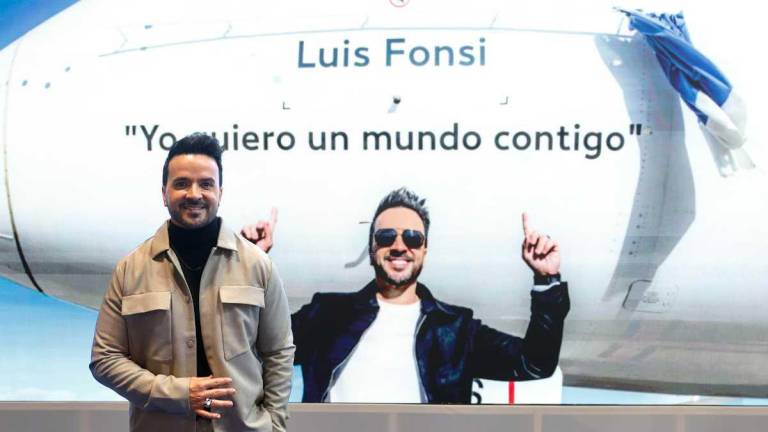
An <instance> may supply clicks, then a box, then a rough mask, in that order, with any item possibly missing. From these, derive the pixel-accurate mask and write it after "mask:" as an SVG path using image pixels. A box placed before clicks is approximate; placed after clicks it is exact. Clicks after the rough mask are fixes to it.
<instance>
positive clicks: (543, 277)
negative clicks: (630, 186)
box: [243, 188, 569, 404]
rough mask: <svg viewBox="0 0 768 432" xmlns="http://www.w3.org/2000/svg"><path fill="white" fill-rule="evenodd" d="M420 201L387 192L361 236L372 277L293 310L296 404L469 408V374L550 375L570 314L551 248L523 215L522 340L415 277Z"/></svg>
mask: <svg viewBox="0 0 768 432" xmlns="http://www.w3.org/2000/svg"><path fill="white" fill-rule="evenodd" d="M424 203H425V200H423V199H420V198H419V197H418V196H417V195H416V194H414V193H413V192H411V191H409V190H407V189H405V188H402V189H398V190H396V191H393V192H392V193H390V194H389V195H387V196H386V197H385V198H384V199H383V200H382V201H381V203H380V204H379V207H378V209H377V210H376V212H375V214H374V219H373V223H372V224H371V229H370V235H369V237H368V245H369V248H368V249H369V254H370V263H371V265H372V266H373V268H374V271H375V279H374V280H373V281H371V282H370V283H368V285H366V286H365V287H364V288H363V289H362V290H361V291H358V292H355V293H351V294H349V293H318V294H315V295H314V297H313V298H312V301H311V302H310V303H309V304H307V305H305V306H303V307H302V308H301V309H300V310H299V311H298V312H296V313H295V314H293V315H292V317H291V318H292V327H293V333H294V337H295V341H296V359H295V362H296V364H300V365H301V366H302V374H303V378H304V396H303V400H304V402H328V401H330V402H358V403H363V402H370V403H375V402H399V403H419V402H427V403H464V404H468V403H470V398H471V392H472V380H473V379H474V378H487V379H494V380H515V381H521V380H530V379H537V378H545V377H548V376H550V375H551V374H552V373H553V372H554V370H555V368H556V366H557V363H558V359H559V355H560V345H561V342H562V337H563V322H564V319H565V316H566V314H567V313H568V310H569V299H568V288H567V284H566V283H565V282H560V274H559V271H560V248H559V246H558V244H557V243H556V242H555V241H554V240H552V239H550V238H549V237H548V236H545V235H541V234H539V233H537V232H535V231H533V230H531V229H530V228H529V227H528V219H527V216H526V215H523V230H524V235H525V239H524V241H523V246H522V248H523V250H522V257H523V260H524V261H525V263H526V264H527V265H528V266H529V267H530V268H531V270H533V272H534V288H533V291H532V293H531V297H532V301H531V320H530V323H529V325H528V330H527V332H526V335H525V338H519V337H515V336H512V335H508V334H505V333H502V332H499V331H497V330H494V329H492V328H490V327H488V326H486V325H483V324H482V323H481V322H480V320H478V319H475V318H473V312H472V310H471V309H468V308H465V307H460V306H453V305H449V304H446V303H443V302H441V301H439V300H437V299H435V297H433V295H432V293H431V292H430V290H429V289H427V287H426V286H425V285H423V284H421V283H418V282H417V280H418V277H419V274H420V272H421V269H422V266H423V264H424V259H425V257H426V255H427V239H428V234H429V223H430V220H429V213H428V211H427V209H426V207H425V205H424ZM262 228H264V226H263V225H262ZM266 228H269V229H267V230H266V231H270V230H271V226H267V227H266ZM256 231H257V230H256V229H254V228H253V227H246V228H245V229H244V231H243V232H244V233H245V234H246V236H247V237H249V238H253V241H256V240H259V239H261V240H263V239H264V237H265V235H264V234H265V233H264V230H262V232H261V233H260V235H259V234H257V233H256ZM249 233H250V234H249ZM267 234H268V235H267V236H266V237H268V238H269V240H270V241H271V233H267ZM472 289H482V287H473V288H472Z"/></svg>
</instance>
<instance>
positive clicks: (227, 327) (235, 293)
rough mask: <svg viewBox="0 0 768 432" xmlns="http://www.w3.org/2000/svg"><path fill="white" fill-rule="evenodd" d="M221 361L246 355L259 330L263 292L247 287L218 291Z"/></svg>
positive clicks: (255, 287) (240, 286)
mask: <svg viewBox="0 0 768 432" xmlns="http://www.w3.org/2000/svg"><path fill="white" fill-rule="evenodd" d="M219 299H220V300H221V307H222V314H221V333H222V339H223V340H224V358H225V359H226V360H229V359H231V358H233V357H237V356H239V355H240V354H242V353H244V352H246V351H249V350H250V349H251V346H253V344H254V343H255V342H256V335H257V334H258V330H259V311H260V310H261V309H262V308H264V288H261V287H257V286H246V285H225V286H221V287H219Z"/></svg>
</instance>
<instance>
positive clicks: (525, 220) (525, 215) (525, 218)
mask: <svg viewBox="0 0 768 432" xmlns="http://www.w3.org/2000/svg"><path fill="white" fill-rule="evenodd" d="M529 231H530V229H529V228H528V213H526V212H523V234H525V235H526V236H527V235H528V232H529Z"/></svg>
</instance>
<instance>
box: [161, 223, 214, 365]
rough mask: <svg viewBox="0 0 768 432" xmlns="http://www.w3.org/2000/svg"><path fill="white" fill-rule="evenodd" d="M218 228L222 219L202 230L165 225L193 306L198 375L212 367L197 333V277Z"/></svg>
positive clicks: (212, 245)
mask: <svg viewBox="0 0 768 432" xmlns="http://www.w3.org/2000/svg"><path fill="white" fill-rule="evenodd" d="M220 228H221V218H216V219H214V220H213V221H212V222H211V223H209V224H208V225H206V226H204V227H202V228H194V229H186V228H182V227H180V226H178V225H176V224H174V223H173V222H169V223H168V239H169V241H170V243H171V249H173V251H174V252H175V253H176V256H177V257H178V258H179V264H181V269H182V271H183V272H184V280H186V281H187V286H189V291H190V293H191V294H192V303H193V304H194V307H195V333H196V335H195V336H196V338H197V376H199V377H206V376H208V375H211V367H210V365H209V364H208V359H207V357H206V355H205V347H204V346H203V335H202V332H201V331H200V327H201V326H200V278H201V277H202V276H203V268H205V263H206V261H208V256H209V255H210V254H211V250H212V249H213V248H214V247H215V246H216V241H217V240H218V238H219V229H220Z"/></svg>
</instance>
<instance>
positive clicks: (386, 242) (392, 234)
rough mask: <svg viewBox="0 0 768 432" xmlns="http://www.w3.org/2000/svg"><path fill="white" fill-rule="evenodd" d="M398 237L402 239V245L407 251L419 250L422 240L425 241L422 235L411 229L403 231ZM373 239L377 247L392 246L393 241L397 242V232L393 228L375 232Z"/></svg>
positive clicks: (422, 243)
mask: <svg viewBox="0 0 768 432" xmlns="http://www.w3.org/2000/svg"><path fill="white" fill-rule="evenodd" d="M400 236H401V237H402V238H403V243H405V245H406V246H407V247H408V248H409V249H418V248H420V247H421V246H422V245H424V240H426V237H424V233H422V232H421V231H416V230H411V229H407V230H403V233H402V234H400ZM373 239H374V240H376V244H377V245H378V246H381V247H389V246H392V245H393V244H395V240H397V230H396V229H394V228H384V229H380V230H377V231H376V232H375V233H373Z"/></svg>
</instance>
